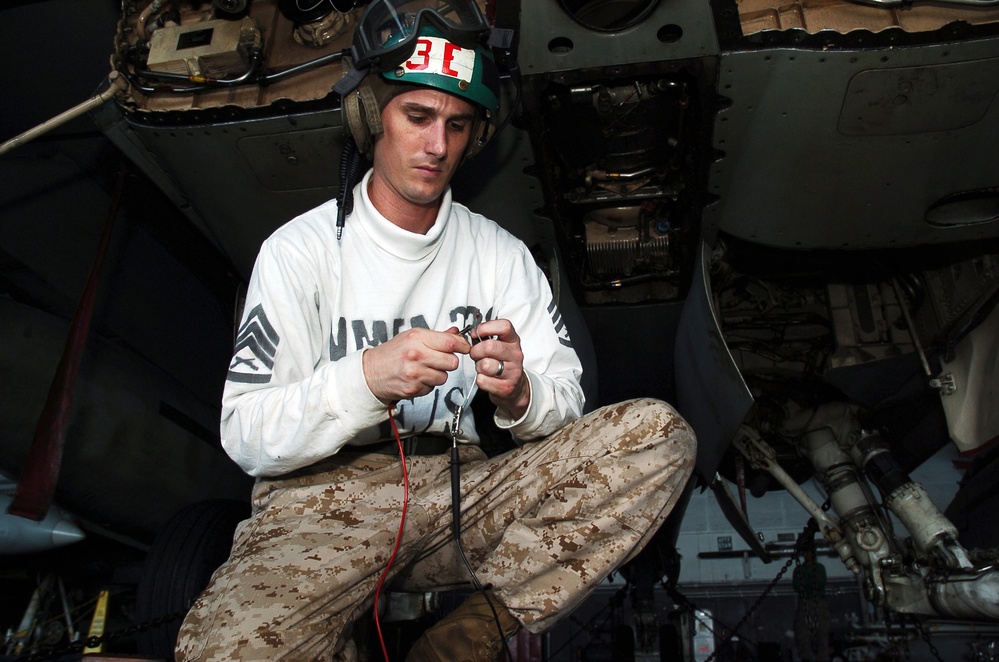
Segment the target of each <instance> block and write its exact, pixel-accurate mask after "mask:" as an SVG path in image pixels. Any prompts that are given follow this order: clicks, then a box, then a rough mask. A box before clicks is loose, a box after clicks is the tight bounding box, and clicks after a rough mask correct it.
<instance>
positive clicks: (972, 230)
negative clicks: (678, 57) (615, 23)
mask: <svg viewBox="0 0 999 662" xmlns="http://www.w3.org/2000/svg"><path fill="white" fill-rule="evenodd" d="M719 76H720V79H719V88H718V89H719V93H720V94H722V95H724V96H726V97H729V98H730V99H734V100H735V101H734V103H732V105H731V106H730V107H729V108H727V109H724V110H722V111H721V112H719V113H718V115H717V117H716V119H715V127H714V147H715V148H716V149H718V150H720V151H721V152H723V153H724V156H723V157H722V158H720V159H719V160H717V162H716V163H715V164H713V166H712V167H711V170H710V181H709V187H708V190H709V192H711V193H714V194H717V195H720V196H721V199H720V200H718V201H717V202H716V203H714V204H712V205H710V206H709V207H707V208H706V209H705V212H704V223H705V228H706V229H707V230H708V231H709V232H713V231H719V230H720V231H724V232H729V233H731V234H733V235H736V236H738V237H741V238H744V239H747V240H750V241H754V242H759V243H763V244H768V245H771V246H779V247H787V248H850V249H853V248H880V247H896V246H907V245H918V244H926V243H936V242H947V241H958V240H970V239H980V238H985V237H992V236H996V235H999V220H989V219H990V218H993V219H994V218H995V214H991V213H990V212H989V209H991V208H993V207H994V206H995V205H994V204H993V205H991V206H990V205H988V204H986V205H985V207H984V209H982V208H979V209H978V210H975V209H971V208H968V209H966V210H965V211H964V213H963V216H962V212H961V211H960V210H959V211H958V213H957V218H955V217H954V216H955V215H954V214H951V215H950V216H949V218H950V222H949V223H947V224H940V223H937V224H935V225H934V224H931V223H930V222H928V221H927V213H928V212H929V211H930V210H931V209H933V208H934V206H935V205H939V204H940V203H941V201H945V200H946V198H947V197H948V196H952V195H955V194H962V193H967V192H978V193H979V194H981V195H982V196H983V197H984V198H985V199H986V200H988V199H989V196H993V197H994V196H995V195H996V192H995V191H996V187H999V149H996V148H995V147H996V146H999V145H997V135H999V103H997V101H996V98H997V91H999V48H997V45H996V42H995V41H994V40H992V41H973V42H965V43H960V44H944V45H933V46H922V47H907V48H899V49H884V50H868V51H816V50H797V49H779V50H760V51H752V52H732V53H725V54H723V55H722V59H721V65H720V72H719ZM987 145H992V147H991V148H985V149H983V146H987ZM926 164H933V167H931V168H927V167H926ZM915 166H918V167H915ZM989 189H991V191H990V190H989ZM983 190H984V191H983Z"/></svg>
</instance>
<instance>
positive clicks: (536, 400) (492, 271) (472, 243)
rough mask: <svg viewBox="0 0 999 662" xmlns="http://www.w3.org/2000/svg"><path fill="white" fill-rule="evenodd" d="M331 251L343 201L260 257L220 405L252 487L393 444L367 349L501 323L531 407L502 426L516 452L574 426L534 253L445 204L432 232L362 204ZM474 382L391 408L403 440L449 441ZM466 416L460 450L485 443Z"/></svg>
mask: <svg viewBox="0 0 999 662" xmlns="http://www.w3.org/2000/svg"><path fill="white" fill-rule="evenodd" d="M370 177H371V172H370V171H369V172H368V174H367V175H365V177H364V179H363V180H362V181H361V183H360V184H358V186H357V187H356V188H355V190H354V196H355V201H356V202H355V206H354V211H353V213H352V214H351V215H350V217H349V218H348V219H347V222H346V227H345V229H344V232H343V238H342V240H341V241H337V239H336V228H335V225H336V211H337V207H336V202H335V201H330V202H327V203H326V204H324V205H321V206H319V207H317V208H315V209H313V210H311V211H309V212H307V213H305V214H303V215H302V216H299V217H298V218H296V219H294V220H292V221H290V222H289V223H287V224H285V225H284V226H282V227H281V228H279V229H278V230H277V231H276V232H275V233H274V234H273V235H272V236H271V237H270V238H268V239H267V240H266V241H265V242H264V243H263V245H262V246H261V249H260V254H259V255H258V257H257V262H256V264H255V266H254V269H253V275H252V277H251V279H250V284H249V288H248V291H247V298H246V307H245V309H244V313H243V321H242V324H241V326H240V329H239V333H238V337H237V343H236V348H235V354H234V356H233V359H232V362H231V364H230V367H229V374H228V378H227V381H226V385H225V390H224V393H223V396H222V425H221V432H222V444H223V446H224V448H225V449H226V452H228V453H229V455H230V456H231V457H232V458H233V459H234V460H235V461H236V462H237V463H238V464H239V465H240V466H241V467H242V468H243V469H244V470H245V471H246V472H247V473H249V474H250V475H253V476H276V475H281V474H284V473H287V472H289V471H293V470H295V469H299V468H302V467H306V466H309V465H311V464H313V463H315V462H317V461H319V460H322V459H323V458H326V457H329V456H330V455H333V454H334V453H336V452H337V451H338V450H340V449H341V448H342V447H343V446H344V445H346V444H353V445H363V444H367V443H373V442H376V441H379V440H385V439H390V438H391V428H390V426H389V420H388V409H387V407H386V405H385V404H383V403H382V402H381V401H379V400H378V399H377V398H376V397H375V396H374V395H373V394H372V393H371V390H370V389H369V388H368V385H367V382H366V381H365V379H364V372H363V369H362V366H361V354H362V352H363V350H364V349H366V348H369V347H373V346H375V345H378V344H380V343H383V342H386V341H387V340H389V339H390V338H392V337H394V336H395V335H397V334H398V333H400V332H401V331H404V330H406V329H409V328H413V327H425V328H429V329H433V330H436V331H444V330H446V329H448V328H449V327H451V326H457V327H458V328H463V327H464V326H465V325H466V324H469V323H472V322H473V321H474V316H475V315H476V314H477V313H478V314H481V316H482V317H481V319H482V321H486V320H492V319H499V318H505V319H508V320H510V321H511V322H512V324H513V327H514V329H516V330H517V333H518V335H519V336H520V339H521V346H522V349H523V352H524V370H525V373H526V374H527V376H528V378H529V379H530V385H531V401H530V404H529V406H528V408H527V412H526V413H525V414H524V415H523V416H522V417H521V418H520V419H519V420H509V419H505V418H504V417H502V416H501V414H500V412H499V411H497V414H496V416H495V420H496V423H497V425H498V426H499V427H500V428H503V429H508V430H510V432H511V433H512V434H513V436H514V438H516V439H518V440H522V441H526V440H530V439H536V438H539V437H543V436H546V435H548V434H551V433H552V432H554V431H555V430H557V429H559V428H560V427H562V426H563V425H565V424H566V423H568V422H569V421H571V420H573V419H575V418H576V417H578V416H579V415H580V412H581V411H582V407H583V392H582V389H581V388H580V383H579V379H580V376H581V374H582V367H581V365H580V362H579V359H578V358H577V356H576V353H575V352H574V351H573V349H572V343H571V340H570V338H569V334H568V331H567V330H566V328H565V327H564V325H563V324H562V322H561V316H560V314H559V312H558V310H557V309H556V305H555V302H554V299H553V297H552V293H551V289H550V288H549V285H548V281H547V280H546V279H545V277H544V275H543V274H542V273H541V271H540V270H539V269H538V267H537V265H536V264H535V262H534V260H533V258H532V257H531V254H530V252H529V251H528V249H527V247H526V246H524V244H523V242H521V241H520V240H519V239H517V238H516V237H514V236H513V235H511V234H510V233H508V232H506V231H505V230H503V229H502V228H500V227H499V226H498V225H496V224H495V223H493V222H492V221H490V220H488V219H486V218H484V217H482V216H480V215H478V214H473V213H472V212H470V211H469V210H468V209H467V208H465V207H464V206H462V205H460V204H457V203H453V202H452V201H451V192H450V189H449V190H448V191H447V192H446V193H445V194H444V196H443V199H442V202H441V208H440V212H439V213H438V216H437V220H436V222H435V224H434V226H433V228H431V229H430V231H429V232H428V233H427V234H425V235H421V234H415V233H411V232H408V231H406V230H403V229H401V228H399V227H397V226H396V225H394V224H393V223H391V222H390V221H388V220H387V219H386V218H384V217H383V216H382V215H381V214H379V213H378V211H377V210H376V209H375V208H374V206H373V205H372V204H371V201H370V200H369V199H368V195H367V184H368V180H369V178H370ZM474 383H475V366H474V362H473V361H472V359H471V358H469V357H468V356H467V355H460V365H459V367H458V369H457V370H455V371H453V372H451V373H449V375H448V380H447V382H446V383H445V384H443V385H442V386H439V387H437V388H436V389H434V390H433V391H432V392H431V393H429V394H427V395H425V396H421V397H419V398H415V399H412V400H405V401H402V402H400V403H398V404H397V405H396V409H395V412H396V415H395V419H396V422H397V425H398V428H399V432H400V434H401V435H402V436H404V437H405V436H411V435H417V434H445V433H446V428H445V426H446V425H449V424H450V422H451V418H452V415H453V412H454V410H455V407H456V406H457V405H460V404H462V403H464V402H465V401H466V399H467V398H468V395H469V394H470V393H471V389H472V388H473V387H474ZM471 419H472V416H471V412H468V413H466V414H465V416H464V418H463V419H462V422H461V430H462V433H463V437H462V441H465V442H469V443H475V442H477V441H478V436H477V433H476V432H475V427H474V425H473V423H472V420H471Z"/></svg>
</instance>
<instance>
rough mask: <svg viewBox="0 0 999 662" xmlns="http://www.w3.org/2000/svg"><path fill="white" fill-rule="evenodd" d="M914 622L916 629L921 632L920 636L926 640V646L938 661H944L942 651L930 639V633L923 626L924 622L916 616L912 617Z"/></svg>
mask: <svg viewBox="0 0 999 662" xmlns="http://www.w3.org/2000/svg"><path fill="white" fill-rule="evenodd" d="M911 620H912V624H913V625H915V626H916V630H917V631H918V632H919V636H920V637H922V639H923V641H925V642H926V646H927V647H928V648H929V649H930V653H932V654H933V657H935V658H936V660H937V662H943V658H942V657H940V651H938V650H937V647H936V645H935V644H934V643H933V642H932V641H930V633H929V632H927V631H926V630H925V629H924V628H923V623H922V621H920V620H919V619H918V618H916V617H915V616H913V617H912V619H911Z"/></svg>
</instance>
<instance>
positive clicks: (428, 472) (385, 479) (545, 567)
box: [177, 399, 695, 661]
mask: <svg viewBox="0 0 999 662" xmlns="http://www.w3.org/2000/svg"><path fill="white" fill-rule="evenodd" d="M694 450H695V441H694V434H693V432H692V430H691V429H690V427H689V426H688V425H687V423H686V422H685V421H684V420H683V419H682V418H681V417H680V416H679V415H678V414H677V413H676V412H675V411H674V410H673V409H672V408H671V407H670V406H669V405H667V404H666V403H663V402H660V401H657V400H648V399H641V400H633V401H629V402H625V403H621V404H617V405H611V406H608V407H604V408H602V409H599V410H597V411H595V412H593V413H591V414H588V415H586V416H584V417H582V418H580V419H579V420H577V421H575V422H573V423H572V424H570V425H568V426H566V427H565V428H563V429H562V430H560V431H558V432H556V433H555V434H553V435H551V436H550V437H547V438H546V439H543V440H540V441H537V442H529V443H525V444H524V445H523V446H520V447H519V448H517V449H515V450H513V451H510V452H509V453H506V454H504V455H500V456H498V457H494V458H490V459H486V458H485V457H484V455H483V453H482V452H481V451H480V450H479V449H478V448H477V447H465V448H462V449H461V459H462V466H461V489H462V497H461V530H462V533H461V541H462V547H463V548H464V550H465V552H466V554H467V556H468V558H469V561H470V562H471V564H472V566H473V567H474V569H475V573H476V575H477V577H478V579H479V581H480V582H481V583H482V584H484V585H485V584H492V585H493V587H494V591H495V595H497V596H498V597H499V599H500V600H501V601H502V603H503V604H504V605H506V607H507V608H508V609H509V610H510V611H511V612H512V613H513V615H514V616H515V617H516V618H517V619H518V620H520V622H521V623H522V624H523V625H524V627H526V628H527V629H528V630H530V631H532V632H540V631H543V630H545V629H547V628H550V627H551V626H552V625H554V623H555V622H556V621H557V620H558V619H559V618H560V617H562V616H565V615H567V614H568V613H569V612H571V610H572V609H573V608H574V607H576V606H577V605H578V604H579V603H580V602H582V601H583V599H584V598H585V597H586V596H587V595H588V594H589V593H590V591H591V590H592V589H593V588H594V587H595V586H597V585H598V584H600V583H601V582H602V581H603V580H604V579H605V578H606V577H607V575H608V574H609V573H610V572H612V571H613V570H615V569H616V568H617V567H618V566H620V565H621V564H622V563H624V562H625V561H627V560H628V559H629V558H630V557H631V556H633V555H634V554H636V553H637V552H638V551H639V550H640V549H641V548H642V547H643V546H644V545H645V543H646V542H648V540H649V538H650V537H651V536H652V534H653V533H654V532H655V530H656V529H658V527H659V525H660V524H662V522H663V520H664V519H665V518H666V516H667V515H668V514H669V512H670V510H671V509H672V508H673V506H674V505H675V504H676V502H677V500H678V499H679V498H680V495H681V493H682V491H683V489H684V486H685V485H686V483H687V481H688V479H689V478H690V474H691V471H692V469H693V465H694V454H695V453H694ZM448 460H449V458H448V456H447V455H446V454H444V455H433V456H411V457H408V458H407V465H408V467H409V485H410V495H409V512H408V515H407V517H406V524H405V532H404V535H403V539H402V544H401V546H400V549H399V552H398V556H397V557H396V559H395V561H394V563H393V565H392V576H393V578H394V579H393V580H392V584H391V586H392V590H415V591H425V590H430V589H433V588H439V587H448V586H455V585H467V584H468V582H469V576H468V574H467V571H466V570H465V567H464V565H463V564H462V563H461V562H460V559H459V558H458V554H457V551H456V549H455V546H454V543H453V540H452V534H451V484H450V474H449V465H448ZM402 499H403V488H402V473H401V467H400V464H399V459H398V457H396V456H392V455H380V454H375V453H360V452H354V451H352V452H345V453H341V454H338V455H337V456H335V457H333V458H331V459H330V461H329V462H325V463H323V466H322V467H321V468H317V467H310V468H309V470H303V471H300V472H296V473H295V474H292V475H289V476H283V477H281V478H280V479H274V480H261V481H258V483H257V485H256V486H255V488H254V494H253V506H254V514H253V516H252V517H251V518H250V519H249V520H247V521H245V522H243V523H242V524H241V525H240V527H239V529H238V530H237V531H236V536H235V541H234V543H233V550H232V554H231V556H230V558H229V560H228V561H227V562H226V563H224V564H223V565H222V567H221V568H219V569H218V570H217V571H216V572H215V574H214V576H213V577H212V580H211V583H210V584H209V586H208V588H207V589H206V590H205V592H204V593H203V594H202V595H201V597H200V598H199V599H198V600H197V601H196V602H195V604H194V606H193V608H192V609H191V611H190V613H189V614H188V615H187V618H186V619H185V621H184V624H183V626H182V628H181V632H180V637H179V640H178V644H177V659H178V660H197V659H204V660H243V661H247V660H276V659H287V660H330V659H339V658H342V657H343V650H344V646H345V645H346V644H345V639H346V638H347V637H348V636H349V634H350V632H351V629H352V624H353V623H354V621H355V620H356V619H357V618H359V617H360V616H361V615H362V614H363V613H364V612H365V611H366V610H369V609H371V606H372V604H373V602H374V593H375V588H376V586H377V584H378V579H379V576H380V575H381V574H382V571H383V570H384V568H385V566H386V564H387V562H388V559H389V556H390V554H391V552H392V549H393V546H394V544H395V540H396V536H397V533H398V529H399V518H400V513H401V511H402Z"/></svg>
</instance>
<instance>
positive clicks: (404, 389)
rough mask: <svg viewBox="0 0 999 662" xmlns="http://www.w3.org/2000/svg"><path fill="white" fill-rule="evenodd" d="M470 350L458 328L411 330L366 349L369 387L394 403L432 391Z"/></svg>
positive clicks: (363, 364) (445, 379)
mask: <svg viewBox="0 0 999 662" xmlns="http://www.w3.org/2000/svg"><path fill="white" fill-rule="evenodd" d="M470 349H471V346H470V345H469V344H468V341H467V340H465V339H464V338H463V337H462V336H460V335H458V328H457V327H451V328H450V329H448V330H447V331H443V332H441V331H430V330H429V329H409V330H407V331H403V332H402V333H400V334H399V335H397V336H395V337H394V338H392V339H391V340H389V341H388V342H384V343H382V344H380V345H376V346H375V347H372V348H371V349H369V350H367V351H366V352H364V356H363V357H362V359H361V365H362V366H363V368H364V379H365V380H366V381H367V382H368V388H370V389H371V392H372V393H374V395H375V397H377V398H378V399H379V400H381V401H382V402H384V403H386V404H390V403H394V402H398V401H400V400H408V399H410V398H415V397H418V396H421V395H426V394H427V393H430V391H432V390H434V388H435V387H437V386H440V385H441V384H443V383H444V382H446V381H447V373H448V372H450V371H452V370H455V369H457V368H458V354H468V353H469V350H470Z"/></svg>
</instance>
